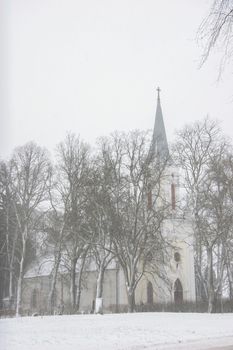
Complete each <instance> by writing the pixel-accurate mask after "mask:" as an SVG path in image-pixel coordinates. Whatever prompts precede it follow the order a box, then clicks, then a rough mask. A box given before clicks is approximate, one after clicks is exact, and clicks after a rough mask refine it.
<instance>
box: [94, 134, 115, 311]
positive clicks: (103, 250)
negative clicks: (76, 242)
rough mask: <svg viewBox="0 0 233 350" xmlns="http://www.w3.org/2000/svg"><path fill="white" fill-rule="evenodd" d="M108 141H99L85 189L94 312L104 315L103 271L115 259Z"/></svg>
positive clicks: (112, 185)
mask: <svg viewBox="0 0 233 350" xmlns="http://www.w3.org/2000/svg"><path fill="white" fill-rule="evenodd" d="M109 155H110V152H109V144H108V139H106V138H102V139H100V141H99V152H98V155H97V156H96V157H95V159H94V160H93V167H92V172H91V176H90V181H89V185H88V188H87V196H88V203H89V204H88V208H87V214H88V215H87V216H88V230H89V235H90V236H91V237H92V243H91V252H92V254H93V257H94V260H95V263H96V266H97V271H98V274H97V283H96V302H95V312H96V313H102V312H103V285H104V275H105V271H106V269H107V267H108V265H109V264H110V262H111V261H112V260H113V258H114V252H113V244H112V243H113V242H112V234H113V222H114V207H113V197H112V191H113V188H114V186H115V183H114V177H113V168H112V164H111V160H110V157H109Z"/></svg>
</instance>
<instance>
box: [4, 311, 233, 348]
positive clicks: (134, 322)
mask: <svg viewBox="0 0 233 350" xmlns="http://www.w3.org/2000/svg"><path fill="white" fill-rule="evenodd" d="M218 345H221V346H223V345H232V349H233V314H211V315H210V314H195V313H187V314H186V313H134V314H105V315H71V316H66V315H63V316H43V317H41V316H38V317H22V318H13V319H1V320H0V349H1V350H13V349H14V350H17V349H20V350H29V349H30V350H41V349H43V350H47V349H50V350H55V349H56V350H66V349H68V350H69V349H70V350H71V349H72V350H74V349H79V350H100V349H101V350H105V349H106V350H107V349H108V350H109V349H111V350H141V349H148V350H156V349H173V350H175V349H209V348H211V346H218ZM230 348H231V347H230Z"/></svg>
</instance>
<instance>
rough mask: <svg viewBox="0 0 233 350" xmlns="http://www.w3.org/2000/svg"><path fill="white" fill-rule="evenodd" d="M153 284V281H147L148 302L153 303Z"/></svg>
mask: <svg viewBox="0 0 233 350" xmlns="http://www.w3.org/2000/svg"><path fill="white" fill-rule="evenodd" d="M153 302H154V301H153V286H152V283H151V282H148V283H147V304H150V305H151V304H153Z"/></svg>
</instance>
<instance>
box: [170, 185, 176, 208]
mask: <svg viewBox="0 0 233 350" xmlns="http://www.w3.org/2000/svg"><path fill="white" fill-rule="evenodd" d="M171 202H172V209H176V189H175V184H171Z"/></svg>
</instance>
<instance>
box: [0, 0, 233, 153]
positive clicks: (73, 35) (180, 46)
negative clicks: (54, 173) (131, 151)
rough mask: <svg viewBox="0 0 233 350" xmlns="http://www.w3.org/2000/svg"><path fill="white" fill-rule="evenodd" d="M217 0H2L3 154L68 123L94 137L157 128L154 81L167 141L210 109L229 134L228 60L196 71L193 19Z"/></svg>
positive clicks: (57, 134) (49, 143) (48, 142)
mask: <svg viewBox="0 0 233 350" xmlns="http://www.w3.org/2000/svg"><path fill="white" fill-rule="evenodd" d="M210 3H211V0H189V1H187V0H172V1H171V0H82V1H81V0H0V4H1V7H2V8H1V9H0V10H1V11H0V13H1V15H0V16H1V18H0V23H1V24H0V27H1V32H2V34H3V35H2V44H3V45H1V47H2V55H0V64H1V68H3V69H2V73H3V74H2V77H3V79H1V83H0V84H1V86H0V88H1V98H0V99H1V101H0V102H2V103H1V111H0V112H1V128H0V156H1V157H2V158H5V157H8V156H9V155H10V153H11V152H12V150H13V148H14V147H15V146H18V145H20V144H23V143H25V142H27V141H29V140H35V141H36V142H37V143H39V144H40V145H42V146H46V147H47V148H48V149H49V150H50V151H53V149H54V147H55V145H56V144H57V143H58V142H59V141H61V140H62V139H63V138H64V137H65V135H66V132H67V131H73V132H75V133H76V134H80V136H81V137H82V138H83V139H85V140H86V141H88V142H91V143H94V140H95V138H96V137H98V136H101V135H106V134H109V133H110V132H112V131H114V130H126V131H127V130H130V129H136V128H137V129H152V128H153V124H154V115H155V107H156V99H155V96H156V94H155V93H156V90H155V89H156V87H157V86H158V85H159V86H160V87H161V89H162V92H161V102H162V108H163V114H164V120H165V126H166V130H167V136H168V140H169V141H171V140H172V137H173V134H174V131H175V129H177V128H180V127H182V126H183V125H184V124H185V123H189V122H192V121H194V120H196V119H201V118H203V117H204V116H206V115H207V114H209V116H210V117H211V118H214V119H219V120H220V121H222V127H223V130H224V132H225V133H226V134H227V135H229V136H231V137H233V121H232V108H233V91H232V80H233V79H232V70H231V69H232V67H229V66H228V67H227V68H226V70H225V72H224V74H223V77H222V80H221V81H220V82H219V83H217V82H216V79H217V75H218V63H219V57H217V56H213V57H211V58H210V59H209V60H208V61H207V63H206V65H205V66H204V67H203V68H202V69H201V70H198V63H199V61H200V57H201V52H202V51H201V49H200V48H198V46H197V43H196V41H195V37H196V32H197V28H198V26H199V24H200V22H201V20H202V19H203V18H204V16H205V15H206V14H207V13H208V9H209V5H210Z"/></svg>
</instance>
